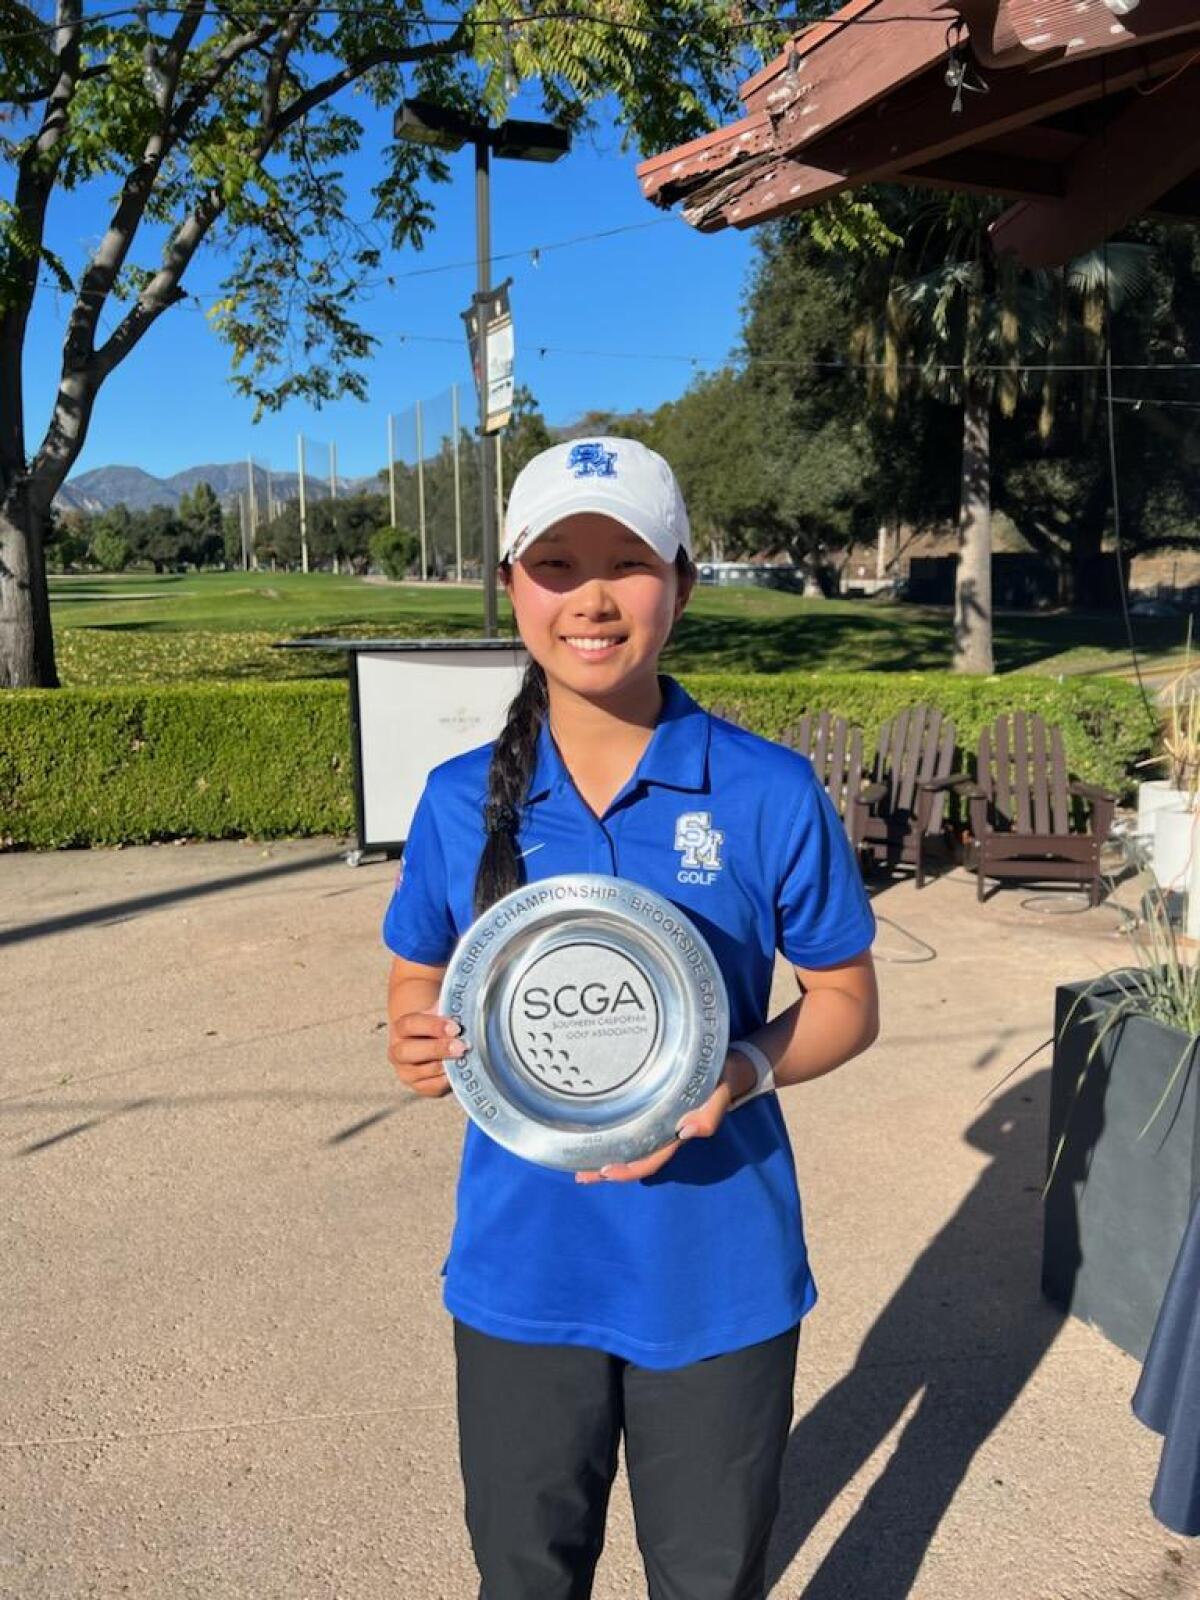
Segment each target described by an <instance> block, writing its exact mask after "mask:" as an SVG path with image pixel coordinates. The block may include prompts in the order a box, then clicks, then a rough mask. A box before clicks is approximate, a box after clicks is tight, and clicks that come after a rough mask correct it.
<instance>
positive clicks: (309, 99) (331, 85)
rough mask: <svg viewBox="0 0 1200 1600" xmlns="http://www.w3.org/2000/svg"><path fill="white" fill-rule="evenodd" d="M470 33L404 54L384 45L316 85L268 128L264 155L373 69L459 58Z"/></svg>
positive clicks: (463, 28) (461, 31)
mask: <svg viewBox="0 0 1200 1600" xmlns="http://www.w3.org/2000/svg"><path fill="white" fill-rule="evenodd" d="M469 32H470V28H469V27H468V25H467V24H466V23H460V24H459V25H458V27H457V28H455V30H454V32H453V33H450V34H447V36H446V37H445V38H444V39H437V40H433V41H431V42H430V43H429V44H416V45H411V46H409V47H407V48H405V49H401V50H398V49H390V48H388V47H386V46H383V45H381V46H380V47H379V49H378V50H372V51H371V52H370V53H369V54H368V55H366V56H363V57H361V58H360V59H359V60H357V61H351V62H347V64H346V65H345V66H344V67H343V68H342V69H341V70H340V71H339V72H335V73H332V74H331V75H330V76H329V77H328V78H325V79H324V80H323V81H322V82H321V83H316V84H314V85H313V86H312V88H311V89H309V90H307V91H306V92H305V93H304V94H302V95H300V96H299V97H298V98H297V99H295V100H293V101H292V102H291V103H290V105H288V107H287V109H286V110H285V111H284V112H283V114H282V115H281V116H280V117H278V118H277V120H276V122H275V125H274V127H273V128H271V129H266V128H264V133H270V138H269V139H268V140H267V142H266V143H265V144H264V145H263V146H262V155H266V154H267V152H268V151H269V150H270V149H271V147H272V146H273V145H274V144H275V142H276V141H277V139H278V138H279V136H280V134H283V133H286V132H287V131H288V129H289V128H291V127H294V126H295V124H296V123H297V122H299V121H300V120H301V119H302V118H303V117H306V116H307V115H308V113H309V112H310V111H312V110H313V109H314V108H315V107H317V106H319V105H322V104H323V103H324V102H325V101H326V100H328V99H330V98H331V97H332V96H333V95H335V94H337V93H338V92H339V91H340V90H342V89H345V88H347V87H348V86H349V85H350V84H352V83H355V82H357V80H358V79H359V78H361V77H362V76H363V75H364V73H367V72H370V71H371V69H372V68H373V67H385V66H392V67H400V66H407V65H410V64H412V63H413V62H416V61H434V60H436V59H437V58H438V57H439V56H450V55H457V54H458V52H459V51H460V50H462V49H463V48H464V47H465V45H466V41H467V36H468V34H469ZM260 159H261V157H260Z"/></svg>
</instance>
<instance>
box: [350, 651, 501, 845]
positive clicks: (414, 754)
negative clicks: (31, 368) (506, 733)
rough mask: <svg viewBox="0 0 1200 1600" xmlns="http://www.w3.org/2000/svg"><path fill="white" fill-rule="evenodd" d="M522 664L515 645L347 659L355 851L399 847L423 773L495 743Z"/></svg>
mask: <svg viewBox="0 0 1200 1600" xmlns="http://www.w3.org/2000/svg"><path fill="white" fill-rule="evenodd" d="M525 662H526V656H525V651H524V649H523V647H522V646H520V645H519V644H518V645H509V644H503V645H499V646H495V647H489V648H486V649H475V650H472V649H456V648H455V647H454V646H452V645H445V646H438V647H437V648H436V649H429V648H428V647H426V648H425V649H413V650H405V649H403V648H399V649H397V648H391V649H387V650H355V651H354V652H353V653H352V655H351V657H350V674H351V695H352V701H351V704H352V706H353V709H354V723H355V726H354V737H355V744H356V748H355V760H356V774H355V776H356V784H357V789H358V794H357V799H358V821H359V847H360V848H361V849H363V850H384V849H388V850H392V849H399V847H400V845H401V844H402V843H403V841H404V840H405V839H406V838H407V837H408V830H409V825H410V823H411V822H412V816H413V812H414V811H415V810H416V807H417V801H418V800H419V799H420V797H421V791H422V789H423V788H424V787H425V778H426V776H427V774H428V773H429V772H430V770H431V769H432V768H433V767H436V766H437V765H438V764H439V763H440V762H442V761H448V760H449V759H450V758H451V756H457V755H462V754H463V753H464V752H465V751H467V750H473V749H474V748H475V746H476V745H481V744H488V743H490V741H491V740H493V739H494V738H495V737H496V735H497V734H498V733H499V732H500V729H501V728H502V727H503V726H504V717H505V714H506V712H507V710H508V705H509V702H510V701H511V700H512V698H513V696H514V695H515V694H516V692H517V690H518V688H519V687H520V684H521V677H522V675H523V673H524V671H525Z"/></svg>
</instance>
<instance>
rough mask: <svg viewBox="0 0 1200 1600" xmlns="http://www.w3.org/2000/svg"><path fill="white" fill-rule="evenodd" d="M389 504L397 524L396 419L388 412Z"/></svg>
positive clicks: (393, 523)
mask: <svg viewBox="0 0 1200 1600" xmlns="http://www.w3.org/2000/svg"><path fill="white" fill-rule="evenodd" d="M388 504H389V506H390V508H391V514H392V527H393V528H394V527H395V526H396V419H395V417H393V416H392V413H391V412H390V411H389V412H388Z"/></svg>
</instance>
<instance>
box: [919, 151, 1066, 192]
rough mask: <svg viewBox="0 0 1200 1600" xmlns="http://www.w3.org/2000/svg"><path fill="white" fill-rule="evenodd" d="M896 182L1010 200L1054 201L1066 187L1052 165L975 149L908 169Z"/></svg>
mask: <svg viewBox="0 0 1200 1600" xmlns="http://www.w3.org/2000/svg"><path fill="white" fill-rule="evenodd" d="M899 181H902V182H904V183H918V184H925V185H927V186H928V187H929V188H931V189H961V190H965V191H966V192H967V193H968V194H998V195H1003V196H1004V197H1005V198H1006V199H1010V200H1031V199H1032V200H1037V199H1054V198H1056V197H1058V196H1061V195H1064V194H1065V193H1066V187H1067V186H1066V179H1065V177H1064V176H1063V170H1062V167H1061V166H1059V165H1057V164H1056V163H1054V162H1052V161H1035V160H1031V159H1029V158H1028V157H1023V156H1012V155H1008V154H1007V153H1006V152H1005V151H1003V150H979V149H974V150H960V151H958V153H957V154H956V155H952V156H942V157H941V158H940V159H939V160H937V161H927V162H924V163H923V164H922V165H920V166H916V167H909V168H907V169H906V171H905V172H904V173H903V174H901V176H900V180H899Z"/></svg>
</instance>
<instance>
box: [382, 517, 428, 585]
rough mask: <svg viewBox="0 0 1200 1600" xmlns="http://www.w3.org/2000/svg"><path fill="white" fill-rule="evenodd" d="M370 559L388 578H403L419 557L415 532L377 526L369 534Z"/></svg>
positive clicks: (419, 552) (419, 547)
mask: <svg viewBox="0 0 1200 1600" xmlns="http://www.w3.org/2000/svg"><path fill="white" fill-rule="evenodd" d="M369 548H370V552H371V560H372V561H373V562H374V563H375V565H376V566H377V567H378V568H379V569H380V571H382V572H383V573H384V575H385V576H386V577H389V578H403V577H404V576H405V574H406V573H407V572H408V571H409V570H410V569H411V568H412V567H413V566H414V564H416V563H417V562H419V561H420V559H421V545H420V541H419V540H418V539H417V537H416V535H415V534H412V533H405V532H403V530H402V529H400V528H379V529H377V530H376V532H374V533H373V534H372V535H371V539H370V544H369Z"/></svg>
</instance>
